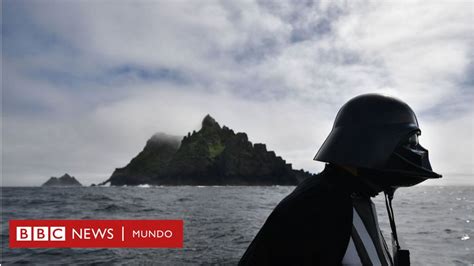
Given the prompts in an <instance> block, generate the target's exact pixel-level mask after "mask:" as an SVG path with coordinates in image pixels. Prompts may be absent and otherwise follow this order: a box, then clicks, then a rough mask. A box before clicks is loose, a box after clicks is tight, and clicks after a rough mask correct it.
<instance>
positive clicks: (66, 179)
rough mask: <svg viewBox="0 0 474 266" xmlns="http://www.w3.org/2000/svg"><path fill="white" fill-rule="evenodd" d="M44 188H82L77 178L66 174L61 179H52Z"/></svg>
mask: <svg viewBox="0 0 474 266" xmlns="http://www.w3.org/2000/svg"><path fill="white" fill-rule="evenodd" d="M43 186H82V185H81V183H79V181H77V180H76V178H75V177H73V176H70V175H69V174H67V173H66V174H64V175H62V176H61V177H59V178H58V177H54V176H53V177H51V178H50V179H49V180H48V181H46V183H44V184H43Z"/></svg>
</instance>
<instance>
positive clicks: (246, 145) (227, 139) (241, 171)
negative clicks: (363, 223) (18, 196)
mask: <svg viewBox="0 0 474 266" xmlns="http://www.w3.org/2000/svg"><path fill="white" fill-rule="evenodd" d="M310 176H312V174H310V173H308V172H305V171H303V170H293V169H292V166H291V164H288V163H286V161H285V160H283V159H282V158H281V157H280V156H276V154H275V152H273V151H267V149H266V145H265V144H261V143H256V144H252V143H251V142H250V141H249V140H248V138H247V134H245V133H234V131H233V130H232V129H229V128H228V127H226V126H223V127H221V126H220V125H219V124H218V123H217V122H216V121H215V120H214V118H212V117H211V116H210V115H207V116H206V117H205V118H204V120H203V121H202V128H201V129H200V130H199V131H198V132H193V133H188V135H187V136H185V137H184V138H180V137H177V136H170V135H167V134H164V133H158V134H155V135H153V136H152V137H151V138H150V139H149V140H148V141H147V143H146V145H145V148H144V149H143V150H142V151H141V152H140V153H139V154H138V155H137V156H136V157H135V158H133V159H132V160H131V161H130V163H129V164H128V165H127V166H125V167H123V168H117V169H116V170H115V171H114V173H113V174H112V176H111V177H110V178H109V179H108V180H106V181H105V182H103V183H102V185H103V184H106V183H109V182H110V184H111V185H113V186H122V185H140V184H150V185H296V184H297V183H298V182H299V181H301V180H302V179H304V178H307V177H310Z"/></svg>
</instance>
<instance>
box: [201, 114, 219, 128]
mask: <svg viewBox="0 0 474 266" xmlns="http://www.w3.org/2000/svg"><path fill="white" fill-rule="evenodd" d="M215 127H217V128H220V126H219V123H217V122H216V120H215V119H214V118H213V117H212V116H210V115H209V114H207V115H206V116H205V117H204V119H203V120H202V128H215Z"/></svg>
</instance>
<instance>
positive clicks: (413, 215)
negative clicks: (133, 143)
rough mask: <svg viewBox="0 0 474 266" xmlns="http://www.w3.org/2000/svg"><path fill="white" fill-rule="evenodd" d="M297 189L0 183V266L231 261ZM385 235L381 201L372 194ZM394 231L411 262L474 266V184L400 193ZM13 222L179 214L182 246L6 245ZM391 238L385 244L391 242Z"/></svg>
mask: <svg viewBox="0 0 474 266" xmlns="http://www.w3.org/2000/svg"><path fill="white" fill-rule="evenodd" d="M293 189H294V187H291V186H262V187H259V186H251V187H246V186H245V187H244V186H242V187H239V186H220V187H219V186H218V187H214V186H204V187H201V186H179V187H153V186H142V187H81V188H72V187H69V188H67V187H65V188H59V187H55V188H51V187H50V188H47V187H44V188H43V187H3V188H2V189H1V204H2V210H1V214H2V227H1V244H2V254H1V264H5V265H9V264H67V265H70V264H117V265H124V264H127V265H129V264H132V265H135V264H140V265H143V264H144V265H236V264H237V262H238V260H239V259H240V257H241V256H242V254H243V253H244V251H245V249H246V248H247V247H248V245H249V244H250V242H251V241H252V239H253V238H254V236H255V235H256V233H257V232H258V230H259V228H260V227H261V226H262V225H263V223H264V222H265V220H266V218H267V217H268V215H269V214H270V212H271V211H272V210H273V208H274V207H275V206H276V205H277V203H278V202H279V201H280V200H282V199H283V198H284V197H285V196H286V195H288V194H289V193H290V192H291V191H292V190H293ZM374 202H375V205H376V207H377V213H378V220H379V223H380V227H381V229H382V231H383V233H384V235H385V238H386V239H390V236H389V235H390V227H389V223H388V218H387V215H386V210H385V205H384V199H383V197H382V196H378V197H376V198H375V199H374ZM393 207H394V212H395V218H396V222H397V230H398V233H399V236H400V237H401V238H402V240H403V243H404V247H405V248H408V249H409V250H410V254H411V262H412V265H470V266H472V265H474V186H417V187H412V188H403V189H399V190H397V192H396V193H395V198H394V201H393ZM11 219H183V220H184V248H181V249H119V248H113V249H107V248H95V249H82V248H81V249H79V248H70V249H66V248H61V249H10V248H9V244H8V243H9V235H8V221H9V220H11ZM388 242H390V241H388Z"/></svg>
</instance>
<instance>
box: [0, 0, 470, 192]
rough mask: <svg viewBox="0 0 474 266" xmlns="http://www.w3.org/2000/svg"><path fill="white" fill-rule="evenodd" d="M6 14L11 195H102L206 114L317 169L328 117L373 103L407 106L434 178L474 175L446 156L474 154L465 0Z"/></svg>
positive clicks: (165, 5)
mask: <svg viewBox="0 0 474 266" xmlns="http://www.w3.org/2000/svg"><path fill="white" fill-rule="evenodd" d="M4 8H5V12H3V14H4V20H3V29H4V30H3V47H4V53H3V56H2V59H3V63H4V68H3V69H2V70H3V74H4V80H3V98H4V105H3V115H2V116H3V121H4V123H3V137H4V146H3V158H4V165H3V167H4V179H3V183H4V185H20V184H21V185H26V184H30V183H31V182H33V183H35V184H39V183H40V182H41V180H42V179H43V178H45V176H50V175H59V174H62V172H70V174H73V175H76V176H78V177H79V178H81V177H83V178H82V179H86V180H87V182H99V181H101V180H103V179H105V178H106V177H107V176H108V175H109V174H110V173H111V172H112V171H113V168H115V167H121V166H123V165H124V164H126V163H127V162H128V160H129V159H130V158H131V157H132V156H134V155H135V154H136V153H137V152H138V151H139V150H140V149H141V147H142V146H143V145H144V143H145V141H146V139H147V138H148V137H149V136H151V135H152V134H153V133H154V132H156V131H164V132H168V133H171V134H178V135H184V134H186V132H188V131H190V130H192V129H196V128H197V127H198V125H199V123H200V120H201V119H202V117H203V116H204V115H205V114H207V113H211V115H213V116H215V117H216V118H217V120H218V121H219V122H221V123H224V124H228V126H230V127H232V128H235V129H236V130H239V131H246V132H248V133H249V137H250V139H251V140H252V141H254V142H265V143H267V144H268V146H269V148H270V149H273V150H275V151H276V152H277V154H280V155H282V156H283V157H284V158H285V159H287V160H288V161H289V162H291V163H293V164H294V165H295V166H296V167H298V168H301V167H303V168H305V169H308V170H312V171H318V170H319V169H321V165H322V164H319V163H316V162H313V161H312V157H313V155H314V153H315V152H316V150H317V148H318V147H319V145H320V144H321V143H322V142H323V141H324V138H325V137H326V135H327V134H328V133H329V131H330V128H331V124H332V120H333V119H334V117H335V114H336V112H337V110H338V109H339V107H340V106H341V105H342V104H343V103H344V102H346V101H347V100H348V99H350V98H352V97H353V96H355V95H358V94H361V93H367V92H379V93H385V94H390V95H394V96H396V97H399V98H401V99H403V100H405V101H406V102H408V103H409V104H410V105H411V106H412V107H413V109H414V110H415V111H416V112H417V114H418V116H419V117H418V118H419V120H420V123H421V126H422V130H423V138H424V139H425V140H426V146H427V148H429V149H430V151H431V156H432V158H433V159H432V160H433V167H434V168H435V169H438V166H439V171H440V172H447V173H470V174H472V173H473V172H474V171H473V169H472V165H473V162H472V148H471V149H457V148H454V147H472V124H473V113H474V112H473V107H472V104H471V103H472V100H474V97H473V91H474V90H473V89H474V88H473V84H474V82H472V78H470V77H471V76H472V69H473V65H474V64H473V62H472V55H473V49H472V47H473V38H472V34H471V32H472V25H471V24H472V23H471V18H472V15H473V11H472V10H473V4H472V3H469V2H453V3H447V2H436V3H434V2H430V3H426V2H419V1H407V2H379V3H377V2H366V1H359V2H338V1H317V2H312V1H296V2H292V3H291V4H290V3H289V2H275V1H250V0H249V1H239V2H234V1H206V2H205V3H202V2H200V3H198V2H193V1H186V2H182V1H178V2H172V1H156V2H140V1H139V2H136V1H120V2H117V1H115V2H114V3H112V2H110V1H97V2H94V3H90V2H82V1H79V2H71V1H65V2H63V1H52V0H51V1H42V2H31V1H21V0H20V1H6V2H5V3H4ZM469 128H470V131H469ZM459 129H464V130H459ZM469 132H471V133H469ZM453 135H454V136H457V137H455V138H451V139H450V138H449V137H450V136H453ZM447 139H450V141H449V142H446V140H447ZM422 141H423V139H422ZM447 143H450V144H447ZM454 153H455V154H456V155H453V154H454Z"/></svg>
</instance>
